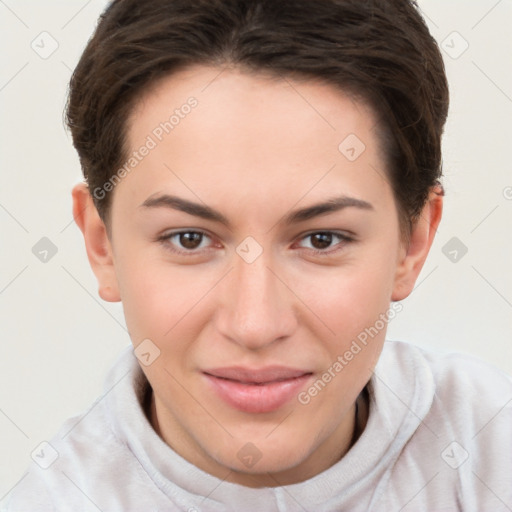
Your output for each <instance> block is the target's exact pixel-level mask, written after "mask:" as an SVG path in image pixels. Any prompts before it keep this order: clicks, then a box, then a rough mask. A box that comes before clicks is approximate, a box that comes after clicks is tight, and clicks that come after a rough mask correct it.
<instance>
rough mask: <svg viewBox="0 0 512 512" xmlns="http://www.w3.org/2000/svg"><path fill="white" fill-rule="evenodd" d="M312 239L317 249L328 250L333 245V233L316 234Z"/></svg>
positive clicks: (311, 236) (312, 243)
mask: <svg viewBox="0 0 512 512" xmlns="http://www.w3.org/2000/svg"><path fill="white" fill-rule="evenodd" d="M310 238H311V245H312V246H313V247H314V248H315V249H326V248H327V247H330V245H331V244H332V233H315V234H313V235H310Z"/></svg>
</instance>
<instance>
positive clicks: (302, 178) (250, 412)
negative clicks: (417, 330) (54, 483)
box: [96, 67, 428, 486]
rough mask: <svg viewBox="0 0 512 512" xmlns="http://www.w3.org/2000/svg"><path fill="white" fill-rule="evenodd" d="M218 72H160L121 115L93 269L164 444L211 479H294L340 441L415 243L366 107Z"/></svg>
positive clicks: (312, 89)
mask: <svg viewBox="0 0 512 512" xmlns="http://www.w3.org/2000/svg"><path fill="white" fill-rule="evenodd" d="M219 72H220V70H219V69H213V68H208V67H194V68H190V69H188V70H186V71H182V72H180V73H178V74H174V75H172V76H170V77H168V78H166V79H165V80H163V81H161V82H159V83H158V84H157V85H156V86H155V87H153V88H152V89H151V90H150V91H149V92H148V93H147V94H146V95H145V97H144V98H143V99H142V101H141V102H140V103H139V104H138V105H137V107H136V108H135V109H134V111H133V115H132V116H131V119H130V123H129V135H128V143H129V147H130V151H137V152H138V157H136V158H137V163H136V165H135V166H134V167H133V168H132V169H130V171H129V172H126V173H125V174H126V175H125V176H124V177H123V179H122V180H121V181H120V183H119V184H118V185H117V186H116V187H115V190H114V192H113V202H112V210H111V223H112V224H111V228H112V238H111V239H110V240H109V247H110V244H111V251H112V266H111V269H112V273H111V276H110V277H109V274H108V272H104V273H103V274H102V273H101V272H98V271H97V272H96V273H97V275H98V276H99V280H100V285H101V282H102V281H104V282H107V281H108V280H109V279H110V284H112V283H113V284H112V287H113V288H114V289H116V290H117V292H116V293H118V294H119V297H118V298H119V299H121V300H122V302H123V307H124V312H125V317H126V323H127V326H128V329H129V332H130V336H131V339H132V342H133V344H134V346H135V347H137V346H138V345H139V344H141V343H142V342H143V340H146V341H144V343H145V344H146V345H144V346H146V347H147V348H148V349H149V352H150V353H151V354H152V356H151V359H153V357H155V359H154V361H152V362H151V364H149V365H148V366H145V365H142V369H143V371H144V372H145V374H146V376H147V378H148V380H149V382H150V383H151V386H152V389H153V393H154V395H153V397H154V403H153V417H152V421H153V424H154V426H155V428H156V430H157V431H158V432H159V433H160V435H161V436H162V437H163V438H164V440H166V441H167V442H168V443H169V444H170V445H171V446H172V448H173V449H174V450H175V451H177V452H178V453H179V454H180V455H182V456H183V457H185V458H186V459H187V460H189V461H190V462H192V463H194V464H195V465H197V466H198V467H200V468H202V469H204V470H205V471H208V472H210V473H212V474H214V475H217V476H219V477H220V478H226V475H228V477H227V479H228V480H231V481H234V482H238V483H242V484H244V485H250V486H259V485H270V486H271V485H280V484H285V483H293V482H297V481H301V480H304V479H306V478H310V477H311V476H313V475H315V474H317V473H319V472H321V471H322V470H324V469H326V468H327V467H329V466H330V465H332V464H333V463H335V462H336V461H337V460H339V458H340V457H341V456H342V455H343V454H344V452H346V450H347V449H348V448H349V447H350V441H351V438H352V434H353V430H354V402H355V400H356V398H357V396H358V394H359V393H360V392H361V390H362V389H363V388H364V386H365V384H366V383H367V381H368V380H369V378H370V377H371V373H372V370H373V368H374V366H375V364H376V361H377V359H378V356H379V354H380V351H381V349H382V345H383V340H384V336H385V325H384V326H383V323H384V324H385V322H383V319H384V320H385V319H386V318H387V315H386V312H387V311H388V309H389V307H390V301H391V299H392V298H397V296H398V295H400V292H398V291H397V290H398V289H399V288H400V287H402V288H403V286H404V285H403V280H404V276H405V275H406V274H407V272H409V274H410V275H409V274H407V275H408V277H409V280H411V279H414V278H415V276H416V275H417V272H419V268H421V264H422V261H423V252H425V251H423V252H422V253H421V255H420V256H421V257H420V256H418V260H421V261H419V262H418V261H416V262H410V261H409V262H408V261H407V257H410V256H411V255H413V254H414V251H415V250H416V249H418V247H419V246H418V244H419V243H420V242H418V240H417V239H416V242H415V241H414V240H415V238H414V236H413V243H412V249H411V251H409V253H408V251H407V249H406V248H405V247H404V246H403V244H402V243H401V239H400V230H399V223H398V217H397V208H396V204H395V201H394V197H393V192H392V190H391V188H390V185H389V182H388V181H387V179H386V169H385V167H384V158H383V154H382V152H381V151H380V149H379V144H378V139H377V136H376V133H375V131H374V130H375V119H374V116H373V114H372V112H371V111H370V110H369V109H368V108H367V107H365V105H364V104H362V103H358V102H355V101H353V100H352V99H350V98H349V97H348V96H346V95H344V94H342V93H341V92H340V91H338V90H336V89H334V88H332V87H331V86H328V85H325V84H319V83H314V82H311V81H304V82H298V81H294V80H291V79H287V80H281V79H271V78H268V77H265V76H261V75H254V74H247V73H243V72H241V71H238V70H235V69H232V70H225V71H223V72H222V73H220V74H219ZM190 98H194V99H193V100H191V99H190ZM187 101H188V105H189V106H190V108H188V107H184V105H186V104H187ZM176 109H178V112H175V110H176ZM173 113H174V115H175V118H174V119H171V123H172V128H170V127H169V125H165V122H166V121H169V118H170V116H171V115H173ZM162 123H163V124H162ZM142 146H146V147H147V148H149V149H148V150H147V151H145V150H140V148H141V147H142ZM142 153H144V155H142ZM139 157H140V158H139ZM132 163H134V162H132ZM424 231H425V230H424ZM427 231H428V230H427ZM418 236H419V235H418ZM420 238H421V237H420ZM427 239H428V234H427V235H425V233H423V238H421V240H427ZM421 240H420V241H421ZM427 241H428V240H427ZM415 243H416V246H415V245H414V244H415ZM420 245H421V244H420ZM424 245H428V244H426V243H423V245H422V246H421V248H422V250H423V246H424ZM427 250H428V248H427ZM425 255H426V253H425ZM418 267H419V268H418ZM411 276H412V277H411ZM398 298H402V297H398ZM110 300H115V299H114V298H113V296H111V298H110ZM371 327H373V330H372V331H371V332H372V336H369V335H368V334H366V339H365V342H363V341H362V340H363V339H364V338H365V335H364V334H363V333H365V332H366V333H368V329H369V328H371ZM376 327H377V329H376ZM365 329H366V331H365ZM375 330H377V331H378V332H377V333H375ZM147 340H150V341H147ZM354 342H355V345H354ZM356 346H358V347H359V350H357V349H356V348H355V347H356ZM349 353H350V354H351V356H350V354H349ZM158 354H159V355H158ZM157 355H158V357H156V356H157ZM329 376H330V378H329Z"/></svg>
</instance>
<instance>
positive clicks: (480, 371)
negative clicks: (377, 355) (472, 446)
mask: <svg viewBox="0 0 512 512" xmlns="http://www.w3.org/2000/svg"><path fill="white" fill-rule="evenodd" d="M382 358H383V359H385V362H384V364H385V365H386V366H387V367H392V366H395V368H397V369H398V368H399V367H403V366H411V365H413V366H415V368H416V370H423V371H428V372H429V373H430V374H431V375H432V379H433V382H434V387H435V396H434V399H435V400H442V401H453V402H455V401H459V400H460V399H461V398H464V402H465V403H466V404H469V403H475V400H476V401H477V402H478V403H479V404H481V399H482V397H483V396H486V397H487V398H488V400H491V401H492V402H496V403H498V402H499V403H501V401H502V400H503V399H505V398H507V399H509V400H510V399H512V376H510V375H507V374H506V373H504V372H503V371H501V370H499V369H498V368H496V367H495V366H493V365H491V364H489V363H487V362H485V361H482V360H481V359H478V358H477V357H475V356H472V355H469V354H463V353H460V352H449V351H441V350H435V349H427V348H422V347H419V346H416V345H413V344H410V343H405V342H401V341H386V343H385V345H384V350H383V354H382ZM460 405H463V404H460ZM502 405H503V403H502ZM511 405H512V402H511Z"/></svg>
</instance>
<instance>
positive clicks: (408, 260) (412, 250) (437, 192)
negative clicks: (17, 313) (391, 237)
mask: <svg viewBox="0 0 512 512" xmlns="http://www.w3.org/2000/svg"><path fill="white" fill-rule="evenodd" d="M442 213H443V189H442V187H441V186H440V185H439V186H435V187H433V188H432V190H431V191H430V193H429V196H428V199H427V202H426V204H425V206H424V207H423V210H422V212H421V215H420V216H419V218H418V220H417V221H416V222H415V224H414V226H413V228H412V232H411V238H410V243H409V246H408V247H404V248H403V250H402V251H401V256H400V261H399V262H398V266H397V269H396V274H395V283H394V287H393V293H392V295H391V300H393V301H398V300H403V299H405V298H406V297H408V296H409V294H410V293H411V292H412V290H413V288H414V284H415V283H416V279H417V278H418V275H419V273H420V271H421V269H422V268H423V264H424V263H425V260H426V258H427V255H428V252H429V251H430V247H431V246H432V242H433V241H434V236H435V234H436V231H437V227H438V226H439V222H440V221H441V216H442Z"/></svg>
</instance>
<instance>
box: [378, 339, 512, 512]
mask: <svg viewBox="0 0 512 512" xmlns="http://www.w3.org/2000/svg"><path fill="white" fill-rule="evenodd" d="M379 363H380V361H379ZM380 372H381V374H385V373H384V372H394V373H395V374H400V375H402V377H400V378H398V377H397V378H396V379H397V380H396V381H395V383H396V384H395V388H394V389H395V390H397V391H396V394H399V393H400V385H401V386H402V387H403V388H409V389H410V388H415V389H416V390H417V393H416V394H418V393H419V394H420V395H421V396H422V399H421V402H422V403H423V404H425V405H426V407H424V408H423V409H422V412H421V413H417V412H416V411H414V414H413V415H414V416H415V417H416V418H417V420H418V425H417V428H416V429H415V431H414V433H412V435H410V437H409V438H408V440H407V442H406V443H405V444H404V445H403V446H402V448H401V451H400V453H399V455H398V456H397V459H396V463H395V464H394V466H393V468H392V475H393V477H392V478H391V480H392V482H393V485H394V487H395V488H396V489H395V490H396V494H397V495H399V496H400V497H401V499H402V500H406V496H407V489H403V488H402V487H403V485H402V484H403V482H406V481H408V480H410V478H411V475H415V474H416V477H417V480H418V482H421V481H424V482H427V483H428V487H427V488H426V489H425V490H424V491H423V492H422V493H421V495H420V496H419V497H417V498H415V500H414V501H413V502H411V506H410V509H411V510H420V509H422V508H421V506H420V508H414V507H413V505H414V504H416V505H418V503H421V500H422V499H423V500H424V505H425V504H427V505H428V506H427V505H425V506H424V507H423V510H426V509H429V510H431V509H437V510H440V509H445V510H448V509H450V508H449V507H451V506H453V505H454V504H455V503H457V504H459V505H460V504H463V505H464V510H470V511H477V510H504V508H503V504H504V503H509V504H512V485H511V483H512V480H511V478H512V477H511V475H512V455H511V454H512V378H511V377H510V376H509V375H507V374H505V373H504V372H502V371H501V370H499V369H498V368H496V367H494V366H493V365H491V364H488V363H486V362H484V361H481V360H479V359H478V358H476V357H474V356H471V355H466V354H461V353H454V352H447V351H439V350H430V349H425V348H420V347H417V346H414V345H411V344H408V343H403V342H386V343H385V347H384V350H383V353H382V367H381V369H380ZM404 375H405V376H406V377H404ZM411 375H414V377H411ZM418 375H422V377H421V378H418V377H417V376H418ZM411 396H412V393H411ZM400 406H401V407H405V408H411V402H408V401H406V400H402V402H401V404H400ZM427 491H428V492H427ZM421 496H423V498H421ZM420 498H421V499H420ZM425 507H426V508H425ZM443 507H448V508H443ZM507 509H508V508H507ZM407 510H409V508H407Z"/></svg>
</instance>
